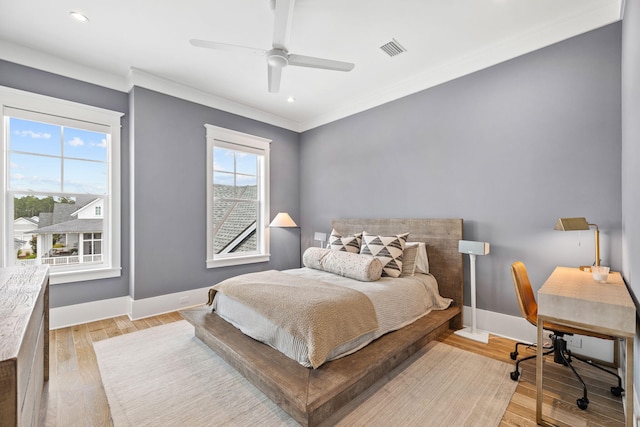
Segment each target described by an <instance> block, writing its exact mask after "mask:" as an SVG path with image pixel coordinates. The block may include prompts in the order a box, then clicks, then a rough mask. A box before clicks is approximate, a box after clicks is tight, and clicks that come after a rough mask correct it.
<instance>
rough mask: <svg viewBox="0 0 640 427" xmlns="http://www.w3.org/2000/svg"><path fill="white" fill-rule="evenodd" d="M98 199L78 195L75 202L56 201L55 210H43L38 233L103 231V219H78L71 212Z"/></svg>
mask: <svg viewBox="0 0 640 427" xmlns="http://www.w3.org/2000/svg"><path fill="white" fill-rule="evenodd" d="M94 200H96V198H95V197H77V198H76V202H75V203H56V204H54V205H53V212H41V213H40V221H38V223H37V224H38V233H41V234H47V233H96V232H102V231H103V223H102V219H77V218H76V217H74V216H72V215H71V214H72V213H74V212H76V211H77V210H79V209H82V207H84V206H86V205H88V204H89V203H91V202H93V201H94Z"/></svg>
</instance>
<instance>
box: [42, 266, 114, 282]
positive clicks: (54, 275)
mask: <svg viewBox="0 0 640 427" xmlns="http://www.w3.org/2000/svg"><path fill="white" fill-rule="evenodd" d="M121 270H122V269H121V268H100V269H95V270H82V271H57V272H56V271H54V272H52V271H51V270H49V281H50V284H52V285H58V284H61V283H73V282H84V281H87V280H98V279H108V278H111V277H120V276H121V274H122V271H121Z"/></svg>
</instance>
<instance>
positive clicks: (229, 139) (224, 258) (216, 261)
mask: <svg viewBox="0 0 640 427" xmlns="http://www.w3.org/2000/svg"><path fill="white" fill-rule="evenodd" d="M204 126H205V128H206V139H207V177H206V185H207V259H206V264H207V268H217V267H226V266H230V265H242V264H252V263H257V262H267V261H269V258H270V254H269V228H268V224H269V179H270V178H269V177H270V175H269V151H270V144H271V140H270V139H265V138H261V137H259V136H254V135H249V134H246V133H242V132H238V131H234V130H230V129H225V128H221V127H218V126H213V125H209V124H205V125H204ZM214 147H224V148H228V149H231V150H236V151H245V152H251V153H254V154H258V155H260V156H262V158H263V162H262V163H261V166H260V171H259V173H260V176H259V177H258V189H259V195H260V196H259V197H260V200H259V209H258V220H257V221H258V223H257V224H256V227H257V230H258V251H257V253H255V254H242V253H230V254H224V255H216V254H215V253H214V249H213V240H214V224H213V205H214V201H213V148H214Z"/></svg>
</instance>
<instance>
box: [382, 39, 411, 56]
mask: <svg viewBox="0 0 640 427" xmlns="http://www.w3.org/2000/svg"><path fill="white" fill-rule="evenodd" d="M380 49H382V50H383V51H384V52H385V53H386V54H387V55H389V56H392V57H393V56H396V55H400V54H401V53H402V52H406V51H407V49H405V48H403V47H402V45H401V44H400V43H398V42H397V41H396V39H391V41H390V42H389V43H385V44H383V45H382V46H380Z"/></svg>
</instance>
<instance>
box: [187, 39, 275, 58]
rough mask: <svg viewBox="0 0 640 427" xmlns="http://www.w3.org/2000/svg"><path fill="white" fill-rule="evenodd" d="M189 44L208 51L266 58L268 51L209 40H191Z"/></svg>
mask: <svg viewBox="0 0 640 427" xmlns="http://www.w3.org/2000/svg"><path fill="white" fill-rule="evenodd" d="M189 43H191V45H192V46H195V47H204V48H207V49H215V50H225V51H227V52H239V53H250V54H252V55H259V56H264V55H265V53H267V51H266V50H264V49H258V48H255V47H247V46H237V45H234V44H226V43H218V42H211V41H208V40H198V39H191V40H189Z"/></svg>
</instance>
